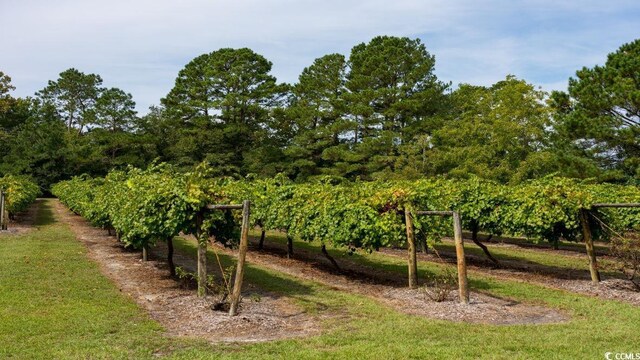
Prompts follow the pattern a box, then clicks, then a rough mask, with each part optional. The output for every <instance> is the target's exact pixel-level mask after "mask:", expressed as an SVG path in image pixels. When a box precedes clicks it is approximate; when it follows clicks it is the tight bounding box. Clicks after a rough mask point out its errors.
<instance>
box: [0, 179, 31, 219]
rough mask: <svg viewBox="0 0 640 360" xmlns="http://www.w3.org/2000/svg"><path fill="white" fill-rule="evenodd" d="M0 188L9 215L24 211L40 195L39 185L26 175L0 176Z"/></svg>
mask: <svg viewBox="0 0 640 360" xmlns="http://www.w3.org/2000/svg"><path fill="white" fill-rule="evenodd" d="M0 190H3V191H4V193H5V197H6V209H7V211H8V212H9V215H10V216H13V215H14V214H15V213H18V212H20V211H24V210H26V209H27V207H28V206H29V205H30V204H31V203H32V202H34V201H35V200H36V197H38V195H40V187H38V185H37V184H35V183H34V182H33V181H31V180H30V179H29V178H27V177H23V176H13V175H6V176H4V177H0Z"/></svg>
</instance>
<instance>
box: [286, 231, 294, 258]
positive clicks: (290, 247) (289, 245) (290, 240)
mask: <svg viewBox="0 0 640 360" xmlns="http://www.w3.org/2000/svg"><path fill="white" fill-rule="evenodd" d="M291 258H293V238H292V237H291V236H289V235H288V234H287V259H291Z"/></svg>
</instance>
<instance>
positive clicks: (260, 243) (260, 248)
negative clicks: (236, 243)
mask: <svg viewBox="0 0 640 360" xmlns="http://www.w3.org/2000/svg"><path fill="white" fill-rule="evenodd" d="M260 229H261V230H262V231H261V232H260V242H259V243H258V250H262V249H264V237H265V235H266V231H265V230H264V228H263V227H260Z"/></svg>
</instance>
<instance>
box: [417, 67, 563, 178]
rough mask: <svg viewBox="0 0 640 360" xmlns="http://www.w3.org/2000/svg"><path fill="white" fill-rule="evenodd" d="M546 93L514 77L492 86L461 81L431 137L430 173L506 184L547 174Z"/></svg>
mask: <svg viewBox="0 0 640 360" xmlns="http://www.w3.org/2000/svg"><path fill="white" fill-rule="evenodd" d="M545 96H546V94H545V93H544V92H542V91H538V90H536V89H535V88H534V87H533V85H531V84H528V83H526V82H525V81H524V80H519V79H516V78H515V77H513V76H507V78H506V79H505V80H503V81H500V82H498V83H496V84H494V85H493V86H491V87H490V88H487V87H482V86H473V85H466V84H463V85H461V86H460V87H459V88H458V89H457V90H456V91H455V92H453V94H452V95H451V101H452V106H453V111H452V112H451V115H450V117H449V118H448V120H447V121H446V123H445V124H444V126H443V127H442V128H440V129H438V130H436V131H435V132H434V134H433V138H432V139H431V146H432V149H431V150H430V151H429V152H428V153H429V158H430V160H429V163H430V166H432V169H431V171H432V173H433V174H449V175H451V176H455V177H467V176H468V175H470V174H475V175H477V176H479V177H481V178H485V179H492V180H496V181H499V182H503V183H505V182H509V181H515V182H519V181H521V180H523V179H526V178H530V177H536V176H539V175H540V174H537V173H536V172H542V173H543V174H544V173H547V172H549V171H550V170H549V169H548V167H549V166H550V165H549V164H548V163H549V162H553V160H552V159H551V158H548V156H547V155H548V154H547V153H546V144H545V139H546V137H547V132H546V128H547V126H548V125H549V121H550V120H549V109H548V107H547V106H546V105H545V103H544V99H545Z"/></svg>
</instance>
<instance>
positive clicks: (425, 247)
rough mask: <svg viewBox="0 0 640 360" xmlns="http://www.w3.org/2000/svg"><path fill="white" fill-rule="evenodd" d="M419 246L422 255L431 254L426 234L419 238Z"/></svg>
mask: <svg viewBox="0 0 640 360" xmlns="http://www.w3.org/2000/svg"><path fill="white" fill-rule="evenodd" d="M418 245H420V251H421V252H422V253H425V254H428V253H429V245H427V237H426V236H424V234H420V236H418Z"/></svg>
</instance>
